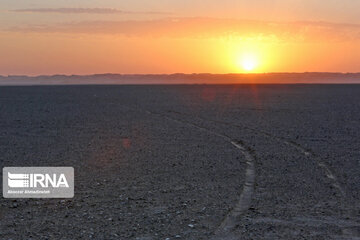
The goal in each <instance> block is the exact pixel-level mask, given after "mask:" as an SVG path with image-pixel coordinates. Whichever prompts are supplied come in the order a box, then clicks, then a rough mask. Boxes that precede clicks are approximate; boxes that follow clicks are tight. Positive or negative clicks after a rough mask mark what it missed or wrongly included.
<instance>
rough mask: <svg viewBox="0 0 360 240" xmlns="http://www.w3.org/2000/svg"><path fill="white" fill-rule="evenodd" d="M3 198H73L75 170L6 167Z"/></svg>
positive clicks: (68, 168)
mask: <svg viewBox="0 0 360 240" xmlns="http://www.w3.org/2000/svg"><path fill="white" fill-rule="evenodd" d="M3 196H4V197H5V198H72V197H73V196H74V168H72V167H5V168H3Z"/></svg>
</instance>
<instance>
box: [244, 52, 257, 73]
mask: <svg viewBox="0 0 360 240" xmlns="http://www.w3.org/2000/svg"><path fill="white" fill-rule="evenodd" d="M240 65H241V67H242V69H243V70H244V71H246V72H252V71H255V70H256V68H257V67H258V65H259V61H258V59H257V57H256V56H255V55H254V54H244V55H243V56H241V58H240Z"/></svg>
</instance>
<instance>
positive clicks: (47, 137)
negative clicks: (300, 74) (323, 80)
mask: <svg viewBox="0 0 360 240" xmlns="http://www.w3.org/2000/svg"><path fill="white" fill-rule="evenodd" d="M359 160H360V85H174V86H166V85H157V86H145V85H144V86H131V85H128V86H119V85H118V86H101V85H98V86H90V85H89V86H28V87H21V86H18V87H0V162H1V166H2V167H10V166H72V167H74V169H75V196H74V198H71V199H5V198H1V199H0V239H138V240H151V239H163V240H165V239H205V240H207V239H234V240H235V239H359V238H360V162H359ZM1 174H2V173H1Z"/></svg>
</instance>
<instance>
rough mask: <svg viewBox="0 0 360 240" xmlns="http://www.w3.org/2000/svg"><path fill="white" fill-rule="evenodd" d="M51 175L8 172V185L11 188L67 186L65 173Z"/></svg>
mask: <svg viewBox="0 0 360 240" xmlns="http://www.w3.org/2000/svg"><path fill="white" fill-rule="evenodd" d="M51 175H52V176H51ZM51 175H50V174H41V173H35V174H33V173H30V174H21V173H10V172H8V186H9V187H12V188H29V187H30V188H32V187H34V188H36V187H43V188H47V187H49V186H51V187H54V188H58V187H69V184H68V182H67V180H66V177H65V174H60V175H59V176H58V175H57V174H55V173H54V174H51Z"/></svg>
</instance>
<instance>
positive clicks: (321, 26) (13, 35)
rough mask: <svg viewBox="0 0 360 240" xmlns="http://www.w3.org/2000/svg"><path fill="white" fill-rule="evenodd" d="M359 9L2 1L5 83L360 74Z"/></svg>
mask: <svg viewBox="0 0 360 240" xmlns="http://www.w3.org/2000/svg"><path fill="white" fill-rule="evenodd" d="M359 9H360V1H359V0H342V1H339V0H316V1H314V0H253V1H244V0H222V1H219V0H207V1H203V0H202V1H201V0H182V1H178V0H132V1H125V0H123V1H119V0H116V1H115V0H101V1H100V0H98V1H95V0H71V1H70V0H63V1H55V0H46V1H45V0H32V1H28V0H17V1H13V0H0V56H1V57H0V75H51V74H95V73H124V74H126V73H129V74H133V73H137V74H147V73H150V74H151V73H179V72H182V73H248V72H249V73H261V72H360V61H359V60H358V59H360V14H359Z"/></svg>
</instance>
